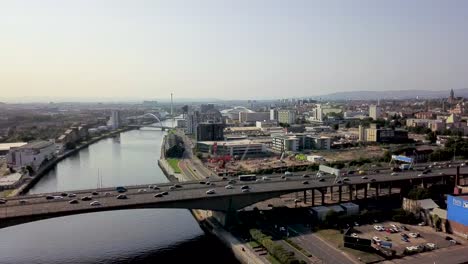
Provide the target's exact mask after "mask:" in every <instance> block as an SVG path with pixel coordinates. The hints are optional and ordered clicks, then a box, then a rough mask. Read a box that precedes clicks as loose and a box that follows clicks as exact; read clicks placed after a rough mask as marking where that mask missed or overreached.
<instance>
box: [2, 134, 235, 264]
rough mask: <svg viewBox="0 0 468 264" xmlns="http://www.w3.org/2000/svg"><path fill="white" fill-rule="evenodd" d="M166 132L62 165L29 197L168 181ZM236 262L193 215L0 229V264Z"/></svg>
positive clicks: (119, 142)
mask: <svg viewBox="0 0 468 264" xmlns="http://www.w3.org/2000/svg"><path fill="white" fill-rule="evenodd" d="M164 134H165V132H162V131H160V130H155V129H148V128H147V129H145V128H144V129H142V130H133V131H128V132H125V133H121V134H120V136H119V137H117V138H108V139H104V140H101V141H99V142H97V143H95V144H93V145H91V146H89V147H88V148H85V149H83V150H81V151H80V152H78V153H77V154H75V155H73V156H71V157H69V158H67V159H65V160H63V161H61V162H60V163H58V164H57V166H56V167H55V168H54V169H53V170H51V171H50V172H49V173H48V174H47V175H45V176H44V177H43V178H42V179H41V180H40V181H39V182H38V184H37V185H36V186H35V187H34V188H33V189H31V191H30V193H42V192H53V191H67V190H76V189H89V188H96V187H98V186H103V187H106V186H118V185H133V184H150V183H161V182H167V179H166V177H165V175H164V174H163V172H162V171H161V170H160V169H159V167H158V165H157V158H159V156H160V148H161V143H162V138H163V136H164ZM199 262H203V263H228V264H229V263H238V262H237V261H236V260H235V258H234V256H233V255H232V253H231V252H230V251H229V250H228V249H227V248H226V247H224V246H223V245H222V244H221V242H220V241H219V240H217V239H216V238H215V237H213V236H211V235H207V234H205V233H204V232H203V231H202V230H201V228H200V227H199V226H198V223H197V222H196V221H195V219H194V218H193V216H192V215H191V213H190V212H189V211H188V210H182V209H141V210H124V211H114V212H112V211H111V212H100V213H90V214H82V215H74V216H67V217H60V218H53V219H48V220H43V221H37V222H32V223H28V224H23V225H18V226H13V227H9V228H5V229H0V263H52V264H53V263H57V264H58V263H199Z"/></svg>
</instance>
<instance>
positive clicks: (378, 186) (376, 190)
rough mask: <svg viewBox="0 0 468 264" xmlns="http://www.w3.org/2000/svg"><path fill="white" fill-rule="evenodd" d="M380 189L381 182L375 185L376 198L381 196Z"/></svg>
mask: <svg viewBox="0 0 468 264" xmlns="http://www.w3.org/2000/svg"><path fill="white" fill-rule="evenodd" d="M379 189H380V184H376V185H375V199H378V198H379Z"/></svg>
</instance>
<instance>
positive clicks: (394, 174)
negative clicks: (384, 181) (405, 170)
mask: <svg viewBox="0 0 468 264" xmlns="http://www.w3.org/2000/svg"><path fill="white" fill-rule="evenodd" d="M390 175H392V176H396V175H398V173H396V172H392V173H390Z"/></svg>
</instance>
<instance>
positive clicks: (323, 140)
mask: <svg viewBox="0 0 468 264" xmlns="http://www.w3.org/2000/svg"><path fill="white" fill-rule="evenodd" d="M330 145H331V138H329V137H323V136H315V135H306V134H287V135H274V136H272V145H271V148H272V149H273V150H274V151H277V152H284V151H292V152H299V151H303V150H311V149H327V150H328V149H330Z"/></svg>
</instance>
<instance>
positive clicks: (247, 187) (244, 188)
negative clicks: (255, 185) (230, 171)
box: [241, 185, 250, 190]
mask: <svg viewBox="0 0 468 264" xmlns="http://www.w3.org/2000/svg"><path fill="white" fill-rule="evenodd" d="M246 189H250V187H249V186H248V185H243V186H242V187H241V190H246Z"/></svg>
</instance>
